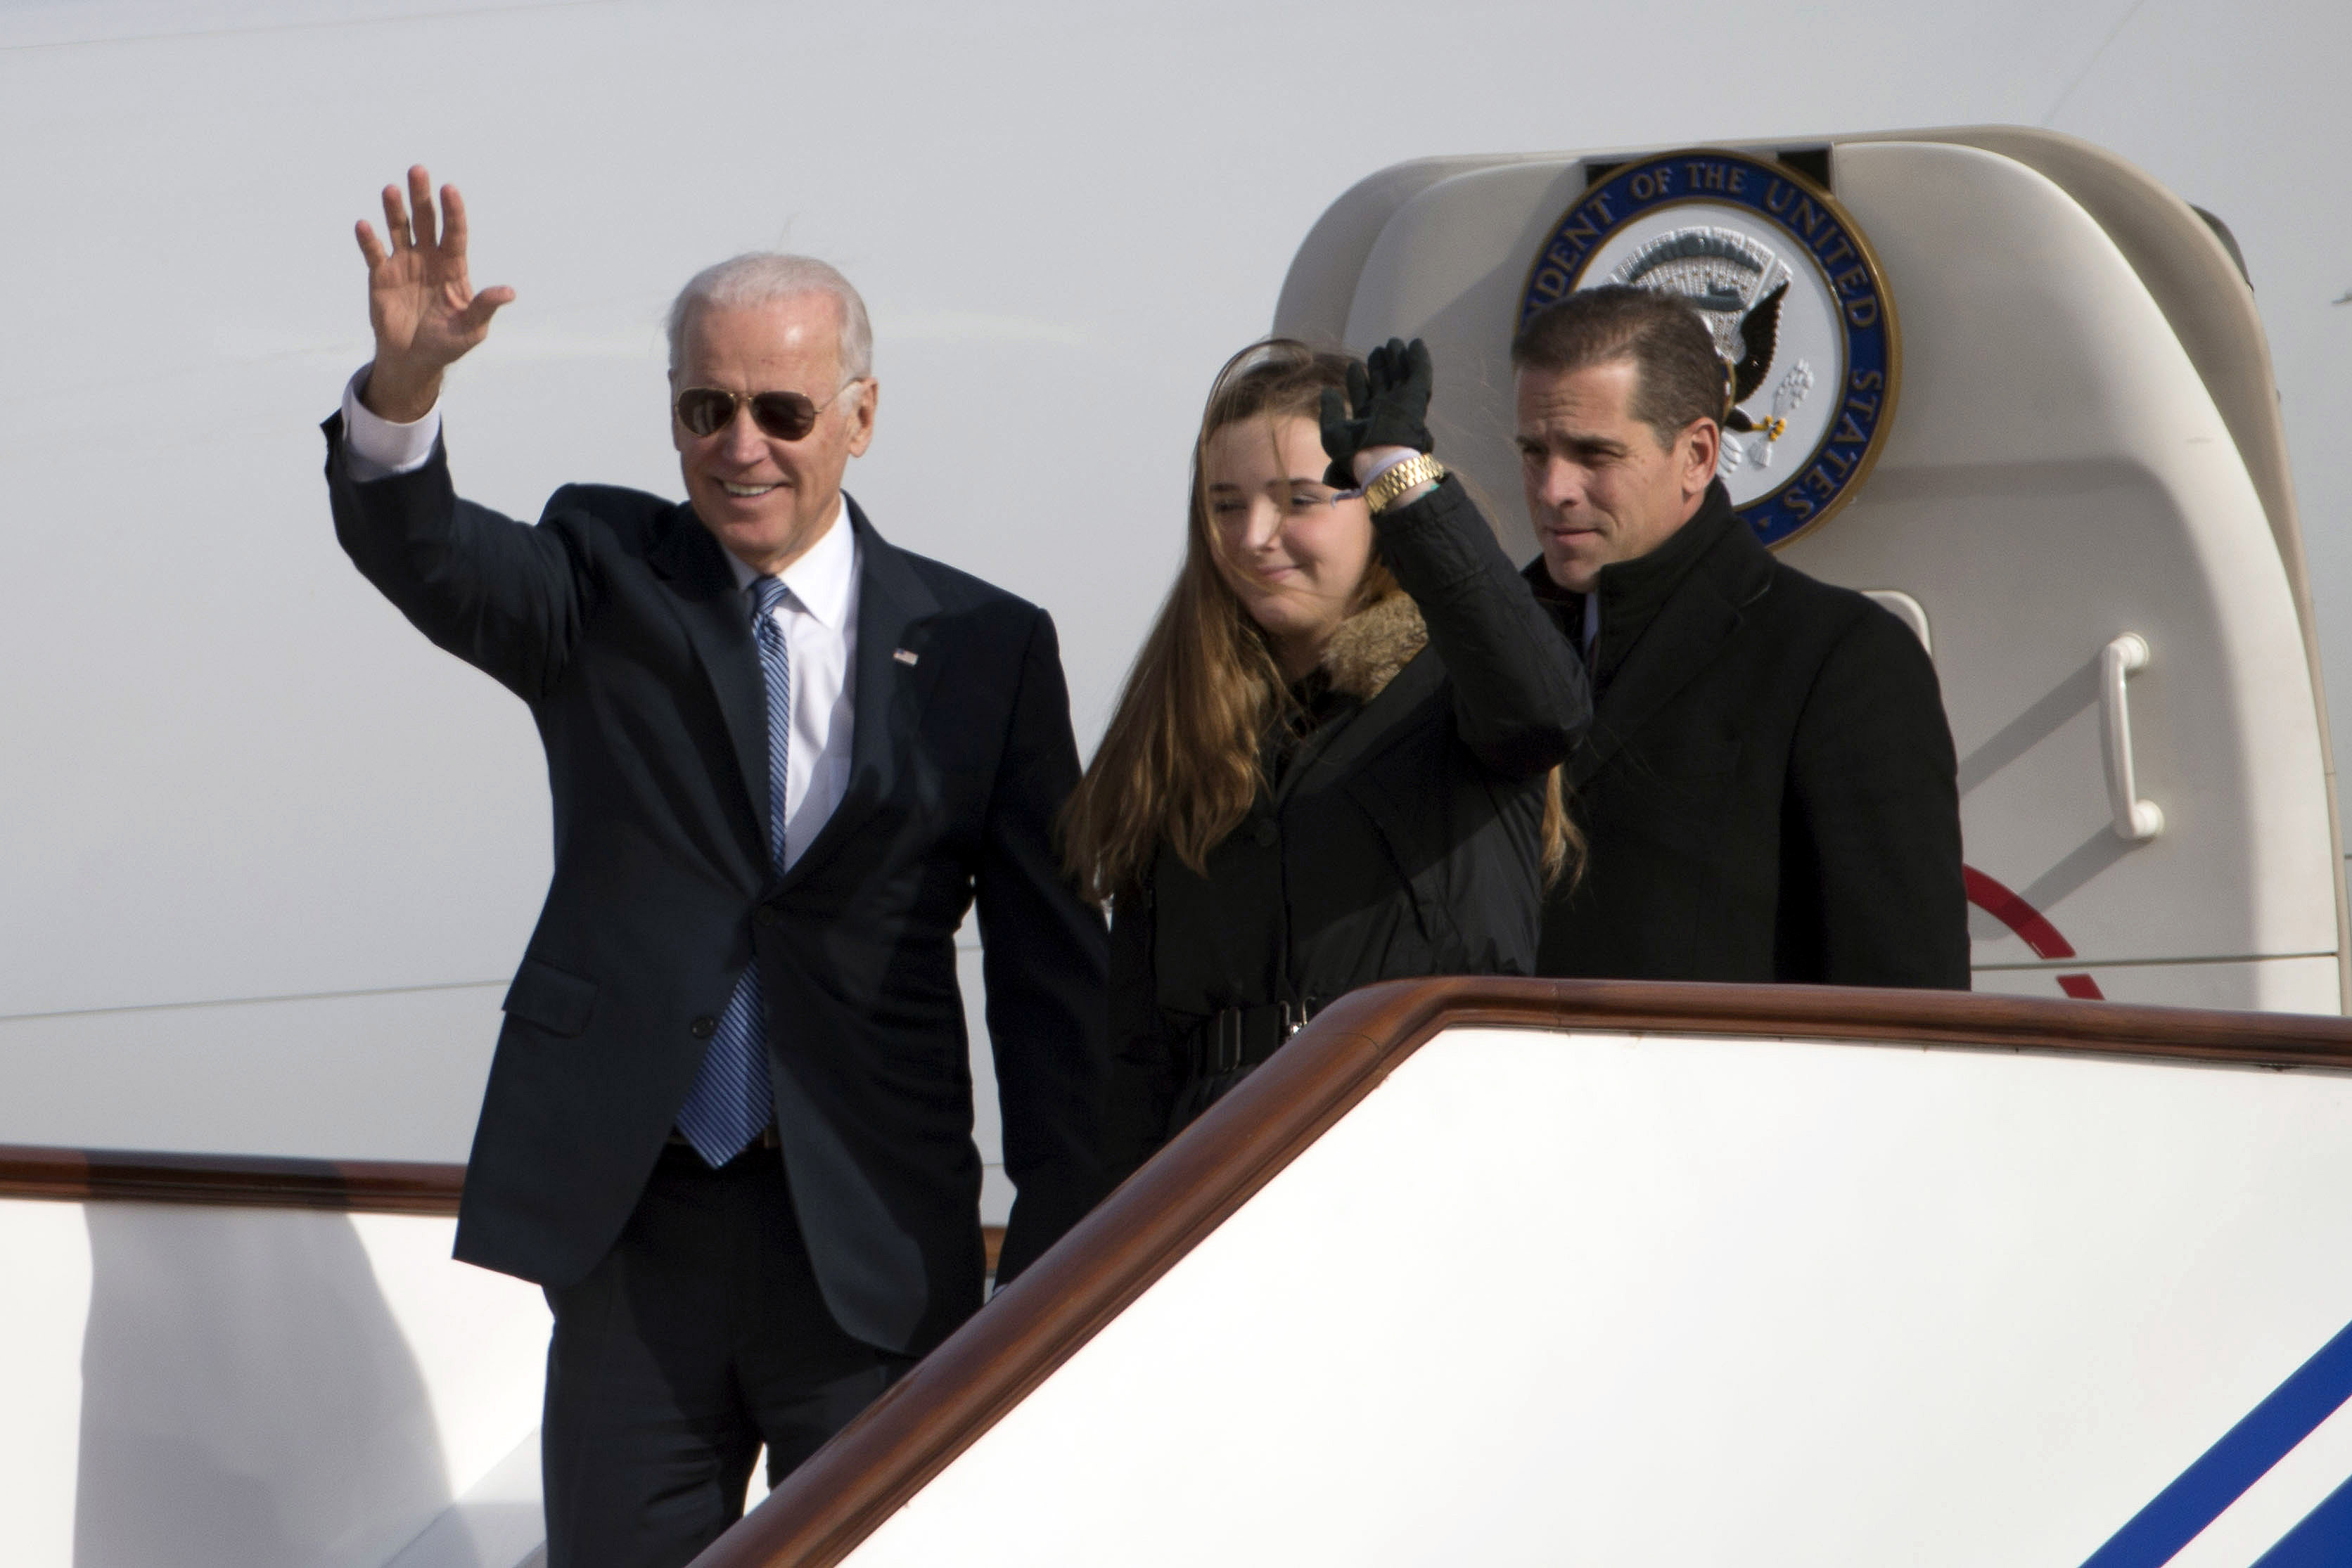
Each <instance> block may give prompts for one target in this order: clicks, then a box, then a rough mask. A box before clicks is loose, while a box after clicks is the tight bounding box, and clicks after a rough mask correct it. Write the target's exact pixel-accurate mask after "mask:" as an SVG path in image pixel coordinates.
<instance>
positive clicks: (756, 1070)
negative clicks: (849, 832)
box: [677, 577, 793, 1170]
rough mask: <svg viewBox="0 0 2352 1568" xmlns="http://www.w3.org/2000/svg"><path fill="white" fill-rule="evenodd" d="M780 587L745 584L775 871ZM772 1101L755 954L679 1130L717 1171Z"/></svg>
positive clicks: (788, 728) (784, 683) (782, 748)
mask: <svg viewBox="0 0 2352 1568" xmlns="http://www.w3.org/2000/svg"><path fill="white" fill-rule="evenodd" d="M786 591H787V590H786V589H785V587H784V585H783V584H782V582H780V581H778V580H776V579H774V578H772V577H761V578H756V579H754V580H752V583H751V593H752V596H753V599H754V601H755V603H754V608H753V610H752V612H751V614H752V621H751V635H752V640H753V641H754V642H756V643H759V645H760V674H761V677H762V679H763V681H764V682H765V684H766V685H767V688H768V852H769V854H770V855H771V856H772V857H773V858H774V860H775V862H776V869H777V870H779V871H781V870H782V869H783V864H784V760H785V758H786V757H787V756H788V755H789V752H790V748H791V743H792V735H793V669H792V664H791V662H790V661H789V660H788V659H787V658H786V657H785V653H784V629H783V628H782V626H780V625H778V624H777V623H776V615H775V611H776V606H777V605H779V604H781V603H782V602H783V600H784V594H785V592H786ZM772 1109H773V1101H772V1098H771V1091H770V1088H769V1084H768V1007H767V1002H766V999H765V998H762V997H761V995H760V962H759V958H758V956H757V955H756V954H754V956H753V957H752V960H751V963H749V964H746V965H745V966H744V967H743V974H742V977H741V978H740V979H738V980H737V981H736V982H735V994H734V995H733V996H731V997H729V998H727V1010H726V1011H725V1012H723V1013H721V1014H720V1015H719V1028H718V1029H717V1030H716V1031H714V1032H713V1033H712V1035H711V1037H710V1045H709V1049H707V1050H706V1051H704V1052H703V1053H702V1070H701V1071H699V1072H698V1073H696V1074H695V1078H694V1087H693V1088H692V1089H689V1090H688V1091H687V1095H686V1103H685V1104H684V1105H682V1106H680V1107H679V1108H678V1113H677V1130H678V1131H679V1132H681V1133H683V1134H686V1141H687V1142H688V1143H689V1144H692V1145H694V1152H695V1153H696V1154H698V1155H701V1156H702V1158H703V1163H704V1164H706V1165H708V1166H710V1167H711V1168H712V1169H713V1170H716V1169H718V1168H719V1166H723V1165H725V1164H726V1163H727V1162H728V1161H729V1160H731V1159H733V1158H734V1157H735V1156H736V1155H740V1154H741V1153H742V1152H743V1149H744V1145H748V1144H749V1143H751V1140H752V1139H753V1138H756V1137H758V1136H759V1135H760V1132H761V1129H762V1128H763V1127H765V1126H766V1125H767V1124H768V1118H769V1115H770V1113H771V1112H772Z"/></svg>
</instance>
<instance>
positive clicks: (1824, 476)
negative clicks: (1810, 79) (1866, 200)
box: [1514, 147, 1903, 548]
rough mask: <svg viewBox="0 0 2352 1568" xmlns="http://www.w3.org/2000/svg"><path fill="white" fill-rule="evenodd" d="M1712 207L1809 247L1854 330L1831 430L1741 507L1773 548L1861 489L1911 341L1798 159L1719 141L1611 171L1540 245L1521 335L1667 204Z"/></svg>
mask: <svg viewBox="0 0 2352 1568" xmlns="http://www.w3.org/2000/svg"><path fill="white" fill-rule="evenodd" d="M1694 202H1706V203H1711V204H1717V205H1721V206H1731V207H1739V208H1742V209H1745V210H1746V211H1748V212H1750V213H1753V214H1755V215H1756V216H1757V217H1758V218H1759V219H1761V220H1763V221H1764V222H1765V223H1767V224H1769V225H1771V226H1772V227H1773V228H1775V229H1777V230H1779V231H1780V233H1781V234H1782V235H1786V236H1787V237H1788V239H1789V240H1790V243H1791V244H1793V245H1794V246H1797V247H1798V248H1799V249H1801V250H1803V251H1806V252H1807V253H1808V254H1810V255H1811V257H1812V259H1813V263H1814V265H1815V266H1816V267H1820V268H1821V270H1822V276H1823V277H1826V278H1827V279H1828V280H1829V287H1830V292H1831V293H1832V295H1833V296H1834V297H1835V298H1837V300H1838V303H1839V306H1840V309H1839V312H1838V320H1839V323H1840V325H1841V326H1842V327H1843V329H1844V333H1845V384H1844V385H1843V387H1841V388H1840V389H1839V393H1840V398H1841V406H1840V407H1839V409H1838V412H1837V417H1836V419H1835V420H1833V421H1832V423H1831V426H1830V434H1829V435H1828V437H1827V439H1825V440H1824V441H1823V442H1822V444H1821V445H1820V447H1819V448H1818V449H1817V450H1815V451H1814V452H1813V453H1812V454H1811V455H1810V456H1809V457H1808V458H1807V459H1806V460H1805V462H1804V464H1803V465H1802V466H1801V468H1800V469H1799V470H1798V471H1797V472H1796V473H1794V474H1792V475H1791V476H1790V477H1789V478H1788V480H1786V481H1785V482H1784V483H1782V484H1781V485H1780V487H1779V488H1777V489H1775V490H1772V491H1770V492H1769V493H1768V494H1766V495H1763V496H1759V497H1757V498H1756V499H1755V500H1753V501H1750V502H1748V504H1747V505H1746V506H1744V507H1740V508H1739V515H1740V516H1741V517H1745V518H1746V519H1747V520H1748V526H1749V527H1750V528H1754V529H1755V530H1756V537H1757V538H1759V539H1761V540H1762V541H1763V542H1764V543H1765V544H1766V545H1767V546H1768V547H1772V548H1778V547H1779V546H1780V545H1784V544H1786V543H1788V542H1789V541H1790V539H1793V538H1796V537H1797V536H1798V535H1799V534H1801V533H1803V532H1805V531H1806V530H1808V529H1810V528H1815V527H1817V526H1819V525H1820V524H1821V523H1822V521H1823V520H1824V519H1826V518H1827V517H1829V516H1830V515H1831V514H1832V513H1833V512H1835V511H1837V510H1838V508H1839V507H1843V506H1844V505H1845V503H1846V502H1847V501H1849V500H1851V499H1853V497H1854V496H1855V495H1856V494H1857V493H1859V492H1860V490H1861V488H1862V481H1863V479H1864V477H1865V476H1867V475H1868V474H1869V473H1870V470H1871V467H1872V465H1874V464H1875V463H1876V462H1877V461H1878V454H1879V450H1880V448H1881V447H1883V446H1884V445H1885V436H1886V431H1887V428H1888V426H1889V425H1890V424H1892V423H1893V422H1894V417H1895V393H1896V392H1897V391H1898V390H1899V388H1900V386H1901V384H1902V371H1903V344H1902V336H1901V332H1900V330H1899V329H1898V327H1897V325H1896V322H1895V298H1894V296H1893V295H1892V294H1891V293H1890V292H1889V291H1888V290H1887V287H1886V275H1885V271H1884V270H1883V269H1882V268H1881V267H1879V265H1878V256H1877V254H1876V253H1875V252H1874V251H1873V250H1872V249H1871V248H1870V242H1869V240H1868V239H1866V238H1865V237H1864V235H1863V232H1862V229H1861V226H1860V225H1857V224H1856V223H1855V222H1854V221H1853V217H1852V216H1851V215H1849V214H1847V212H1846V210H1845V209H1844V208H1843V207H1842V206H1840V205H1838V204H1837V201H1836V199H1835V198H1833V197H1832V196H1831V194H1830V193H1828V192H1827V191H1825V190H1823V189H1822V188H1821V187H1820V186H1819V185H1817V184H1815V183H1813V182H1812V181H1811V180H1809V179H1807V178H1805V176H1803V175H1802V174H1800V173H1798V172H1796V171H1795V170H1793V169H1791V168H1790V167H1789V166H1788V165H1787V164H1785V163H1781V162H1776V161H1773V160H1769V159H1763V158H1758V157H1755V156H1753V155H1751V154H1748V153H1746V152H1730V151H1728V150H1727V149H1725V148H1719V147H1694V148H1686V149H1684V150H1682V151H1679V152H1662V153H1656V154H1653V155H1651V156H1648V157H1644V158H1638V159H1635V160H1633V162H1627V163H1621V164H1619V165H1617V166H1616V167H1615V168H1613V169H1611V170H1609V171H1608V172H1606V173H1605V174H1604V175H1603V176H1602V177H1601V179H1599V180H1597V181H1595V182H1594V183H1592V184H1591V185H1589V186H1587V187H1586V188H1585V192H1584V193H1583V194H1582V195H1581V196H1579V197H1578V198H1577V199H1576V203H1575V204H1574V205H1572V206H1570V208H1569V209H1568V211H1567V212H1566V213H1564V214H1561V215H1560V219H1559V223H1557V224H1555V225H1552V228H1551V232H1550V233H1549V234H1548V235H1545V236H1544V242H1543V244H1542V245H1541V246H1538V248H1537V251H1536V259H1535V265H1534V266H1533V267H1529V268H1528V281H1527V287H1525V288H1523V289H1521V290H1520V293H1519V308H1518V315H1517V321H1516V324H1515V326H1514V330H1515V331H1516V330H1517V329H1518V328H1521V327H1525V326H1526V325H1527V323H1528V320H1529V319H1530V318H1532V317H1533V316H1534V315H1535V314H1536V312H1537V311H1538V310H1541V309H1542V308H1544V307H1545V306H1547V305H1552V304H1556V303H1558V302H1559V301H1560V300H1562V299H1565V298H1568V296H1569V295H1570V294H1572V293H1574V292H1575V291H1576V289H1577V288H1578V287H1579V286H1580V284H1581V283H1582V281H1583V277H1584V271H1585V268H1586V267H1589V266H1591V261H1592V258H1593V256H1595V255H1596V254H1598V252H1599V251H1600V249H1601V246H1603V245H1605V244H1607V243H1608V241H1609V240H1610V238H1611V237H1612V236H1613V235H1615V234H1616V233H1617V231H1618V230H1619V229H1621V228H1622V227H1623V226H1624V225H1627V224H1629V223H1631V222H1633V220H1634V219H1636V218H1640V217H1645V216H1647V215H1648V214H1652V213H1654V212H1657V211H1659V210H1660V209H1662V208H1665V207H1674V206H1681V205H1684V204H1689V203H1694Z"/></svg>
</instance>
